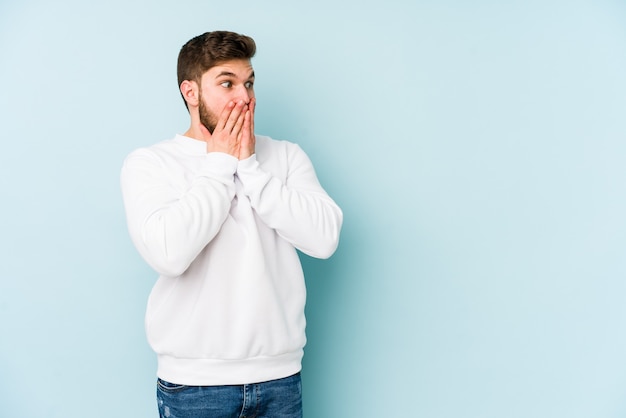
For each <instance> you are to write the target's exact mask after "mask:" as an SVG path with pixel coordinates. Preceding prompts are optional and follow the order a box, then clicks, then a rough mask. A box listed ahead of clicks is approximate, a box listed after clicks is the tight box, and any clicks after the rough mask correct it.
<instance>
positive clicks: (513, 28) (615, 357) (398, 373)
mask: <svg viewBox="0 0 626 418" xmlns="http://www.w3.org/2000/svg"><path fill="white" fill-rule="evenodd" d="M214 29H229V30H234V31H238V32H243V33H246V34H249V35H251V36H253V37H254V38H255V39H256V41H257V44H258V55H257V57H256V58H255V60H254V61H253V64H254V66H255V70H256V74H257V83H256V90H257V96H258V109H257V118H256V126H257V131H258V132H259V133H262V134H267V135H270V136H273V137H274V138H278V139H289V140H292V141H294V142H298V143H299V144H300V145H301V146H302V147H303V148H304V149H305V151H307V153H308V154H309V156H310V157H311V159H312V160H313V162H314V163H315V165H316V167H317V171H318V175H319V178H320V180H321V181H322V184H323V185H324V186H325V187H326V189H327V190H328V191H329V193H330V194H331V195H332V196H333V197H334V198H335V199H336V201H337V202H338V203H339V204H340V205H341V206H342V208H343V209H344V215H345V223H344V229H343V236H342V241H341V244H340V247H339V249H338V251H337V253H336V254H335V255H334V256H333V257H332V258H331V259H330V260H325V261H320V260H313V259H310V258H307V257H305V256H303V263H304V267H305V269H306V273H307V284H308V289H309V301H308V305H307V315H308V319H309V327H308V334H309V344H308V345H307V349H306V355H305V361H304V367H305V371H304V385H305V387H304V390H305V399H304V401H305V413H306V415H307V417H309V418H315V417H324V418H326V417H330V418H332V417H395V416H415V417H429V418H444V417H469V418H474V417H476V418H479V417H480V418H489V417H494V418H502V417H507V418H514V417H520V418H522V417H523V418H528V417H534V418H537V417H546V418H548V417H550V418H553V417H568V418H576V417H594V418H595V417H607V418H608V417H624V416H626V355H625V354H626V332H625V329H624V325H625V323H626V304H625V303H624V295H625V294H626V283H625V281H624V279H625V278H626V258H625V257H624V255H625V253H626V216H625V215H626V193H625V192H626V168H625V162H626V161H625V156H626V141H625V139H626V117H625V115H626V77H625V74H626V4H625V3H624V2H622V1H608V0H596V1H591V0H574V1H559V0H549V1H533V0H530V1H509V2H497V1H487V0H484V1H483V0H478V1H471V2H462V1H453V0H442V1H426V0H417V1H397V0H386V1H367V0H359V1H357V0H349V1H328V0H319V1H315V2H308V3H295V2H288V1H273V2H260V1H252V0H241V1H238V2H225V1H219V2H218V1H206V0H205V1H200V0H196V1H191V0H180V1H176V2H174V1H172V2H167V3H166V2H150V1H130V0H110V1H107V2H85V1H79V0H57V1H54V2H49V1H36V0H22V1H7V0H3V1H1V2H0V57H1V58H0V60H1V64H0V136H1V138H2V143H1V148H0V193H1V199H2V200H1V202H2V206H1V209H0V214H1V216H0V335H1V339H0V382H1V383H0V405H2V406H1V410H2V412H1V414H2V416H6V417H36V418H40V417H63V418H85V417H89V418H99V417H110V416H117V417H133V418H143V417H154V416H156V406H155V401H154V383H155V382H154V379H155V377H154V372H155V366H156V365H155V359H154V355H153V354H152V352H151V350H150V349H149V347H148V346H147V343H146V341H145V336H144V331H143V314H144V308H145V303H146V298H147V296H148V293H149V291H150V288H151V286H152V284H153V283H154V281H155V274H154V273H153V272H152V271H151V270H150V269H149V268H148V267H147V266H146V265H145V263H144V262H143V261H142V260H141V259H140V257H139V256H138V254H137V252H136V251H135V249H134V248H133V247H132V245H131V243H130V240H129V238H128V234H127V231H126V225H125V219H124V214H123V208H122V202H121V196H120V192H119V170H120V167H121V163H122V160H123V158H124V157H125V156H126V155H127V154H128V153H129V152H130V151H131V150H133V149H135V148H137V147H139V146H144V145H149V144H152V143H154V142H157V141H160V140H162V139H167V138H170V137H171V136H173V135H174V134H175V133H181V132H184V131H185V130H186V129H187V127H188V116H187V113H186V111H185V109H184V106H183V103H182V99H181V98H180V96H179V93H178V90H177V86H176V76H175V62H176V57H177V54H178V50H179V48H180V47H181V46H182V44H183V43H184V42H186V41H187V40H188V39H189V38H191V37H193V36H195V35H198V34H200V33H202V32H205V31H207V30H214Z"/></svg>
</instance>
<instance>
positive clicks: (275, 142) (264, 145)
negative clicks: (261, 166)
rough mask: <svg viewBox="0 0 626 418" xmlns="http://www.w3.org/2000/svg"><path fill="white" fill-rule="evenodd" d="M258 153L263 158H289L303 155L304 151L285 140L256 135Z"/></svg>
mask: <svg viewBox="0 0 626 418" xmlns="http://www.w3.org/2000/svg"><path fill="white" fill-rule="evenodd" d="M255 148H256V152H257V154H260V155H261V156H263V155H264V154H266V155H273V156H277V155H278V156H285V157H289V156H290V155H292V154H293V153H301V152H303V151H302V149H301V148H300V146H299V145H298V144H296V143H295V142H291V141H286V140H283V139H274V138H271V137H269V136H266V135H256V146H255Z"/></svg>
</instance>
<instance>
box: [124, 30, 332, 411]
mask: <svg viewBox="0 0 626 418" xmlns="http://www.w3.org/2000/svg"><path fill="white" fill-rule="evenodd" d="M255 52H256V45H255V42H254V40H253V39H252V38H250V37H248V36H244V35H240V34H236V33H232V32H224V31H217V32H208V33H205V34H203V35H200V36H197V37H195V38H193V39H191V40H190V41H189V42H187V43H186V44H185V45H184V46H183V48H182V49H181V51H180V54H179V57H178V85H179V87H180V92H181V95H182V97H183V99H184V100H185V105H186V106H187V109H188V111H189V115H190V127H189V129H188V130H187V132H186V133H185V134H184V135H176V136H175V137H174V138H173V139H170V140H167V141H163V142H160V143H157V144H155V145H153V146H151V147H147V148H142V149H138V150H135V151H134V152H132V153H131V154H130V155H129V156H128V157H127V158H126V160H125V162H124V166H123V168H122V174H121V185H122V194H123V197H124V205H125V209H126V216H127V221H128V228H129V232H130V236H131V238H132V241H133V243H134V244H135V246H136V247H137V250H138V251H139V253H140V254H141V255H142V257H143V258H144V259H145V260H146V262H147V263H148V264H149V265H150V266H151V267H152V268H154V269H155V270H156V271H157V272H158V273H159V274H160V277H159V279H158V280H157V282H156V284H155V285H154V288H153V290H152V292H151V294H150V297H149V300H148V306H147V312H146V332H147V336H148V341H149V343H150V345H151V347H152V348H153V349H154V350H155V352H156V353H157V358H158V372H157V375H158V380H157V400H158V406H159V413H160V415H161V417H172V418H185V417H269V418H280V417H290V418H291V417H301V416H302V398H301V381H300V369H301V360H302V356H303V347H304V345H305V342H306V337H305V317H304V304H305V298H306V290H305V283H304V277H303V273H302V267H301V265H300V261H299V258H298V254H297V251H296V249H298V250H300V251H302V252H303V253H305V254H308V255H310V256H313V257H318V258H327V257H330V256H331V255H332V254H333V253H334V251H335V249H336V248H337V245H338V241H339V233H340V230H341V225H342V221H343V215H342V212H341V210H340V209H339V207H338V206H337V205H336V204H335V202H334V201H333V200H332V199H331V198H330V197H329V196H328V195H327V193H326V192H325V191H324V190H323V189H322V187H321V186H320V184H319V181H318V180H317V177H316V175H315V171H314V169H313V166H312V165H311V162H310V160H309V159H308V157H307V156H306V155H305V153H304V152H303V151H302V150H301V149H300V147H299V146H297V145H296V144H293V143H290V142H286V141H277V140H274V139H271V138H269V137H266V136H260V135H255V133H254V110H255V106H256V99H255V96H254V81H255V74H254V70H253V68H252V64H251V58H252V57H253V56H254V54H255Z"/></svg>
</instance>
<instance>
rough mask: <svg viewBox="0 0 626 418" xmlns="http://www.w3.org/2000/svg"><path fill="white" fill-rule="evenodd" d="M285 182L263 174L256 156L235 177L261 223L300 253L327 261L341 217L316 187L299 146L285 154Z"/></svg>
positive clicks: (337, 240)
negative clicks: (286, 168)
mask: <svg viewBox="0 0 626 418" xmlns="http://www.w3.org/2000/svg"><path fill="white" fill-rule="evenodd" d="M286 154H287V160H288V162H287V165H288V173H287V177H286V180H285V182H284V183H283V182H282V181H281V180H280V179H279V178H277V177H274V176H273V175H271V174H270V173H268V172H265V171H263V170H262V168H261V167H260V165H259V163H258V161H257V160H256V155H252V156H251V157H249V158H247V159H245V160H241V161H240V162H239V166H238V168H237V176H238V177H239V179H240V180H241V182H242V184H243V186H244V193H245V194H246V195H247V196H248V197H249V199H250V202H251V205H252V207H253V208H254V209H255V211H256V213H257V214H258V215H259V217H260V218H261V219H262V220H263V222H264V223H265V224H266V225H267V226H269V227H270V228H273V229H275V230H276V232H277V233H278V234H279V235H280V236H281V237H283V238H284V239H285V240H287V241H288V242H290V243H291V244H292V245H294V246H295V247H296V248H298V249H299V250H300V251H302V252H303V253H305V254H307V255H310V256H312V257H316V258H328V257H330V256H331V255H332V254H333V253H334V252H335V250H336V249H337V245H338V244H339V233H340V230H341V225H342V222H343V214H342V212H341V209H340V208H339V207H338V206H337V204H336V203H335V202H334V201H333V200H332V199H331V198H330V197H329V196H328V194H327V193H326V192H325V191H324V189H323V188H322V186H321V185H320V183H319V181H318V179H317V176H316V175H315V170H314V168H313V165H312V164H311V161H310V160H309V158H308V157H307V155H306V154H305V153H304V151H302V149H300V147H299V146H297V145H294V144H290V146H289V147H288V148H287V150H286Z"/></svg>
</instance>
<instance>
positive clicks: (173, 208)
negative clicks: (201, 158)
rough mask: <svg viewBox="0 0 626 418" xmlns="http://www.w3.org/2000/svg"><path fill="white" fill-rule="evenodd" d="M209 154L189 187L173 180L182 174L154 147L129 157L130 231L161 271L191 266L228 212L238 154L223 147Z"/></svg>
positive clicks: (125, 179)
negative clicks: (159, 154) (181, 185)
mask: <svg viewBox="0 0 626 418" xmlns="http://www.w3.org/2000/svg"><path fill="white" fill-rule="evenodd" d="M206 159H207V161H206V164H205V168H203V170H201V171H200V172H198V173H196V177H195V178H194V179H193V180H192V181H191V182H190V184H189V186H188V188H187V190H181V189H180V186H178V187H176V185H175V184H174V182H173V181H172V179H173V177H174V176H176V175H178V176H180V175H181V174H180V173H177V172H173V171H172V170H170V169H168V168H166V167H164V165H163V163H162V162H161V160H160V159H159V158H158V157H157V156H156V155H155V154H153V153H151V152H150V151H146V150H140V151H136V152H134V153H133V154H131V155H130V156H129V157H128V158H127V159H126V161H125V162H124V166H123V168H122V175H121V186H122V194H123V198H124V206H125V209H126V217H127V222H128V228H129V232H130V236H131V239H132V241H133V243H134V244H135V246H136V247H137V250H138V251H139V253H140V254H141V255H142V257H143V258H144V259H145V260H146V262H147V263H148V264H149V265H150V266H151V267H152V268H154V269H155V270H156V271H157V272H158V273H159V274H162V275H165V276H178V275H180V274H182V273H183V272H184V271H185V270H187V268H188V267H189V265H190V264H191V262H192V261H193V260H194V259H195V258H196V257H197V256H198V254H199V253H200V251H202V249H203V248H204V247H205V246H206V245H207V244H208V243H209V242H210V241H211V240H212V239H213V238H214V237H215V235H216V234H217V233H218V231H219V230H220V228H221V226H222V224H223V223H224V221H225V220H226V217H227V216H228V212H229V210H230V205H231V201H232V199H233V196H234V194H235V186H234V172H235V169H236V165H237V160H236V159H235V158H233V157H232V156H228V155H226V154H223V153H211V154H207V156H206Z"/></svg>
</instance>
